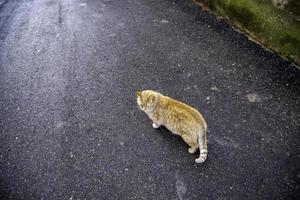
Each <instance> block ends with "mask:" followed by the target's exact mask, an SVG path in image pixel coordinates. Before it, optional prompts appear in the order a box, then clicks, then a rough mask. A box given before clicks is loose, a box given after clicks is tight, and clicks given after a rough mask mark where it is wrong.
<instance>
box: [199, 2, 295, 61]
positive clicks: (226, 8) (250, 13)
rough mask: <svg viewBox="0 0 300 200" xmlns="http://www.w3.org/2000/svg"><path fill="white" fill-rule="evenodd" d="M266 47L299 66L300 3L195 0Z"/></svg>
mask: <svg viewBox="0 0 300 200" xmlns="http://www.w3.org/2000/svg"><path fill="white" fill-rule="evenodd" d="M194 1H195V2H198V3H200V4H201V5H202V6H203V7H205V8H208V9H209V10H211V11H213V12H214V13H216V14H217V15H219V16H221V17H223V18H225V19H227V20H228V21H229V22H231V23H232V24H233V25H234V26H235V27H236V28H238V29H239V30H241V31H243V32H245V33H246V34H248V35H249V36H250V37H251V38H253V39H255V40H256V41H258V42H259V43H260V44H262V45H263V46H265V47H267V48H269V49H272V50H274V51H276V52H277V53H279V54H280V55H282V56H284V57H285V58H287V59H289V60H291V61H293V62H295V63H297V64H298V65H299V64H300V13H299V12H300V1H299V0H290V1H288V0H260V1H259V0H194Z"/></svg>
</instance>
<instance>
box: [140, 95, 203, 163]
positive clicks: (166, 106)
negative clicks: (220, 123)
mask: <svg viewBox="0 0 300 200" xmlns="http://www.w3.org/2000/svg"><path fill="white" fill-rule="evenodd" d="M136 95H137V104H138V106H139V108H140V109H141V110H143V111H144V112H145V113H146V114H147V115H148V116H149V118H150V119H151V120H152V121H153V124H152V126H153V127H154V128H158V127H159V126H162V125H163V126H165V127H166V128H167V129H169V130H170V131H171V132H172V133H174V134H177V135H180V136H181V138H182V139H183V140H184V141H185V142H186V143H187V144H188V145H189V146H190V148H189V149H188V151H189V153H195V152H196V151H197V149H198V148H199V150H200V155H199V158H197V159H196V160H195V162H196V163H202V162H204V161H205V160H206V158H207V139H206V130H207V125H206V122H205V120H204V118H203V116H202V115H201V114H200V113H199V112H198V111H197V110H196V109H195V108H192V107H191V106H188V105H186V104H185V103H182V102H179V101H176V100H174V99H172V98H170V97H167V96H164V95H162V94H160V93H158V92H155V91H152V90H144V91H142V92H137V93H136Z"/></svg>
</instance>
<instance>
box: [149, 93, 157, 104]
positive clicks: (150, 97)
mask: <svg viewBox="0 0 300 200" xmlns="http://www.w3.org/2000/svg"><path fill="white" fill-rule="evenodd" d="M155 101H156V95H154V94H151V95H150V96H149V102H150V103H154V102H155Z"/></svg>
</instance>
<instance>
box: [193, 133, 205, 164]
mask: <svg viewBox="0 0 300 200" xmlns="http://www.w3.org/2000/svg"><path fill="white" fill-rule="evenodd" d="M198 145H199V150H200V155H199V158H197V159H196V160H195V162H196V163H203V162H204V161H205V160H206V158H207V140H206V133H205V132H204V133H203V134H202V135H201V136H199V137H198Z"/></svg>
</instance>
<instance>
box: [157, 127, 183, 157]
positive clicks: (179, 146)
mask: <svg viewBox="0 0 300 200" xmlns="http://www.w3.org/2000/svg"><path fill="white" fill-rule="evenodd" d="M155 130H156V131H157V132H158V134H159V135H160V137H161V138H162V140H163V142H164V143H165V144H168V146H170V147H172V148H176V151H180V152H184V150H187V149H188V145H187V144H186V143H185V142H184V141H183V140H182V138H181V137H180V136H179V135H175V134H173V133H172V132H171V131H169V130H168V129H167V128H166V127H164V126H160V127H159V128H157V129H155Z"/></svg>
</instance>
